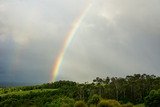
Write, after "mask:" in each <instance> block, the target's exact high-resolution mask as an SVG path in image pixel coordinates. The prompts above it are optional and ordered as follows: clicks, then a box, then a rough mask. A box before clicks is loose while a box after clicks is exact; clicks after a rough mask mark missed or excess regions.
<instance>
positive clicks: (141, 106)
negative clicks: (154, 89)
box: [133, 104, 145, 107]
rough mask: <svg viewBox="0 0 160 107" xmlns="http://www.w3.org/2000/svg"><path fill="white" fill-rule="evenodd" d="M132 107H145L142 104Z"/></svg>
mask: <svg viewBox="0 0 160 107" xmlns="http://www.w3.org/2000/svg"><path fill="white" fill-rule="evenodd" d="M133 107H145V106H144V104H138V105H135V106H133Z"/></svg>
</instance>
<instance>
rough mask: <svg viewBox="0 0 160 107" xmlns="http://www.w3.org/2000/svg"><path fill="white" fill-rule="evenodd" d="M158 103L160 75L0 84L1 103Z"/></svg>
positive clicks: (64, 106) (53, 106)
mask: <svg viewBox="0 0 160 107" xmlns="http://www.w3.org/2000/svg"><path fill="white" fill-rule="evenodd" d="M145 106H146V107H159V106H160V77H156V76H154V75H146V74H143V75H140V74H135V75H133V76H126V77H125V78H117V77H112V78H109V77H106V78H99V77H97V78H96V79H94V80H93V82H92V83H84V84H79V83H76V82H73V81H56V82H54V83H47V84H42V85H36V86H25V87H10V88H0V107H145Z"/></svg>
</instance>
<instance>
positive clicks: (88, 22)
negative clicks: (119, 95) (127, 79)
mask: <svg viewBox="0 0 160 107" xmlns="http://www.w3.org/2000/svg"><path fill="white" fill-rule="evenodd" d="M91 3H92V7H91V8H90V10H89V11H88V13H87V14H86V16H85V18H84V20H83V21H82V23H81V24H80V26H79V28H78V29H77V32H76V34H75V36H74V38H73V40H72V42H71V44H70V46H69V47H68V50H67V51H66V54H65V56H64V60H63V63H62V65H61V68H60V71H59V75H58V79H69V80H74V81H79V82H83V81H91V80H92V79H93V78H95V77H97V76H100V77H106V76H125V75H131V74H134V73H147V74H156V75H160V71H159V70H160V67H159V64H160V57H159V54H160V48H159V46H160V36H159V35H160V31H159V29H160V18H159V17H160V12H159V10H160V7H159V4H160V1H159V0H152V1H150V0H139V1H128V0H119V1H117V0H98V1H97V0H92V1H91ZM87 4H88V1H86V0H76V1H75V0H67V1H59V0H46V1H43V0H34V1H33V0H27V1H24V0H15V1H9V0H1V1H0V81H24V82H47V81H49V80H50V77H51V71H52V67H53V62H54V61H55V59H56V57H57V54H58V53H59V51H60V49H61V47H62V44H63V41H64V38H65V36H66V34H67V32H68V31H69V30H70V27H71V25H72V23H73V22H74V20H75V19H77V17H78V16H79V14H81V12H82V11H83V9H84V8H85V7H86V6H87Z"/></svg>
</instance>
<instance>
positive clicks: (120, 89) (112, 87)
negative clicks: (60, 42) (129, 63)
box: [41, 74, 160, 104]
mask: <svg viewBox="0 0 160 107" xmlns="http://www.w3.org/2000/svg"><path fill="white" fill-rule="evenodd" d="M41 88H59V89H60V90H62V93H63V94H65V95H67V96H69V97H73V98H75V99H76V100H81V99H83V100H85V101H87V100H88V99H89V97H90V96H92V95H94V94H98V95H100V96H101V97H102V98H106V99H116V100H118V101H120V102H123V103H126V102H131V103H134V104H138V103H143V102H144V98H145V97H146V96H147V95H148V94H149V92H150V91H151V90H158V89H160V77H156V76H155V75H146V74H143V75H141V74H134V75H132V76H126V77H125V78H121V77H120V78H118V77H112V78H109V77H106V78H100V77H97V78H96V79H94V80H93V82H92V83H87V82H86V83H84V84H78V83H76V82H72V81H57V82H54V83H48V84H43V85H42V86H41Z"/></svg>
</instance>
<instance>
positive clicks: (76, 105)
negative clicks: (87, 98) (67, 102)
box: [74, 101, 87, 107]
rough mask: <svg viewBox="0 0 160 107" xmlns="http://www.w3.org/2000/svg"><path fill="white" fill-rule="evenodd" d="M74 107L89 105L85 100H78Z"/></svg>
mask: <svg viewBox="0 0 160 107" xmlns="http://www.w3.org/2000/svg"><path fill="white" fill-rule="evenodd" d="M74 107H87V105H86V104H85V102H84V101H77V102H76V103H75V104H74Z"/></svg>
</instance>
